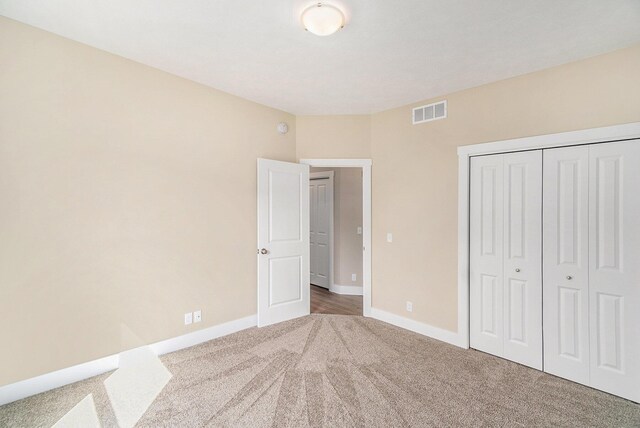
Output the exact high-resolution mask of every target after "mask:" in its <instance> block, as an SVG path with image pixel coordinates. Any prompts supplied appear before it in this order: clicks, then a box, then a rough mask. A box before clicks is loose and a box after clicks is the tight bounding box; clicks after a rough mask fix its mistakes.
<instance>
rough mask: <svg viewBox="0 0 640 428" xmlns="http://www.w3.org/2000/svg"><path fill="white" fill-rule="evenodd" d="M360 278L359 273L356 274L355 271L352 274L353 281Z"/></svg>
mask: <svg viewBox="0 0 640 428" xmlns="http://www.w3.org/2000/svg"><path fill="white" fill-rule="evenodd" d="M357 280H358V275H356V274H355V273H352V274H351V281H353V282H356V281H357Z"/></svg>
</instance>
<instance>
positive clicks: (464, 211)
mask: <svg viewBox="0 0 640 428" xmlns="http://www.w3.org/2000/svg"><path fill="white" fill-rule="evenodd" d="M635 138H640V122H634V123H627V124H623V125H615V126H606V127H603V128H593V129H584V130H580V131H571V132H562V133H559V134H548V135H539V136H536V137H526V138H517V139H513V140H504V141H496V142H492V143H484V144H474V145H469V146H460V147H458V335H459V338H458V342H459V343H461V344H462V345H466V346H463V347H467V348H468V347H469V158H470V157H471V156H478V155H487V154H494V153H504V152H514V151H523V150H536V149H548V148H553V147H567V146H578V145H582V144H593V143H604V142H609V141H620V140H629V139H635ZM462 345H461V346H462Z"/></svg>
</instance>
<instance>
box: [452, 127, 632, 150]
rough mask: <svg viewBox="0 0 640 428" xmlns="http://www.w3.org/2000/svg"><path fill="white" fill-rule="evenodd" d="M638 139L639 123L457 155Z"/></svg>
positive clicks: (501, 143)
mask: <svg viewBox="0 0 640 428" xmlns="http://www.w3.org/2000/svg"><path fill="white" fill-rule="evenodd" d="M639 137H640V122H633V123H626V124H624V125H615V126H605V127H602V128H592V129H583V130H580V131H570V132H561V133H559V134H547V135H537V136H535V137H525V138H516V139H513V140H502V141H494V142H491V143H483V144H472V145H469V146H459V147H458V155H460V156H464V155H467V156H476V155H487V154H492V153H504V152H514V151H515V152H517V151H522V150H533V149H548V148H551V147H565V146H578V145H581V144H590V143H602V142H605V141H617V140H627V139H632V138H639Z"/></svg>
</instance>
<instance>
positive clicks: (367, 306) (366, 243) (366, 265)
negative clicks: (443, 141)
mask: <svg viewBox="0 0 640 428" xmlns="http://www.w3.org/2000/svg"><path fill="white" fill-rule="evenodd" d="M299 162H300V163H302V164H305V165H309V166H312V167H326V168H362V293H363V299H362V314H363V315H364V316H365V317H370V316H371V164H372V162H371V159H300V161H299Z"/></svg>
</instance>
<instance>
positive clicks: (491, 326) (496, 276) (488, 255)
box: [469, 155, 504, 356]
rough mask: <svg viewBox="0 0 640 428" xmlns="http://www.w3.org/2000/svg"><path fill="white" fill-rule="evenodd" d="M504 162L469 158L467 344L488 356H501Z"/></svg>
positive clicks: (492, 157) (502, 327) (493, 158)
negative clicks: (468, 335)
mask: <svg viewBox="0 0 640 428" xmlns="http://www.w3.org/2000/svg"><path fill="white" fill-rule="evenodd" d="M503 158H504V155H492V156H480V157H473V158H471V177H470V178H471V201H470V212H469V214H470V224H469V230H470V248H469V250H470V254H469V256H470V278H469V279H470V290H469V291H470V303H471V304H470V327H471V328H470V342H471V347H472V348H475V349H478V350H480V351H484V352H488V353H490V354H494V355H498V356H502V355H503V353H504V333H503V332H504V320H503V296H502V289H503V285H502V284H503V280H502V275H503V264H504V258H503V229H504V222H503V213H504V194H503V187H504V183H503Z"/></svg>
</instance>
